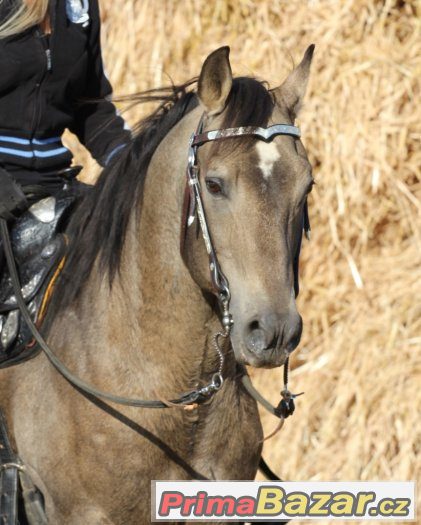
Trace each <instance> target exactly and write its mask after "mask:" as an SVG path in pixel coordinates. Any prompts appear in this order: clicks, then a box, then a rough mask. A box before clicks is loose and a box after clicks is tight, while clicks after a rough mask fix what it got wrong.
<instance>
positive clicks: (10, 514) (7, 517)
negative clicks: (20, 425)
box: [0, 410, 21, 525]
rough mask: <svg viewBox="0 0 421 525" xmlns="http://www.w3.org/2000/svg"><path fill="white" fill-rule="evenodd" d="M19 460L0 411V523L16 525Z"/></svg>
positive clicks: (2, 524)
mask: <svg viewBox="0 0 421 525" xmlns="http://www.w3.org/2000/svg"><path fill="white" fill-rule="evenodd" d="M20 468H21V467H20V463H19V459H18V457H17V456H16V454H15V453H14V452H13V450H12V447H11V445H10V441H9V436H8V433H7V425H6V418H5V417H4V414H3V412H2V411H1V410H0V523H1V525H16V524H17V510H18V505H17V501H18V498H17V496H18V471H19V469H20Z"/></svg>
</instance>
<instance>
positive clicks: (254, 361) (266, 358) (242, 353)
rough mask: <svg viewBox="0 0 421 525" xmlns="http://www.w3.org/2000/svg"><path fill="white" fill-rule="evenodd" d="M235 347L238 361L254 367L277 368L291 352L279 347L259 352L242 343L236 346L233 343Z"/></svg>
mask: <svg viewBox="0 0 421 525" xmlns="http://www.w3.org/2000/svg"><path fill="white" fill-rule="evenodd" d="M233 349H234V355H235V359H236V360H237V362H238V363H240V364H243V365H247V366H252V367H254V368H277V367H280V366H283V365H284V364H285V361H286V360H287V358H288V356H289V355H290V354H289V352H287V351H285V350H283V349H279V348H274V349H267V350H265V351H264V352H262V353H259V354H255V353H253V352H250V350H248V349H247V348H245V347H242V345H240V347H239V348H236V345H234V344H233Z"/></svg>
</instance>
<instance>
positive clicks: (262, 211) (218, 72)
mask: <svg viewBox="0 0 421 525" xmlns="http://www.w3.org/2000/svg"><path fill="white" fill-rule="evenodd" d="M313 50H314V46H310V47H309V48H308V49H307V51H306V53H305V55H304V58H303V60H302V61H301V63H300V64H299V65H298V66H297V67H296V68H295V69H294V70H293V71H292V72H291V73H290V75H289V76H288V77H287V79H286V80H285V81H284V82H283V83H282V84H281V85H280V86H279V87H277V88H276V89H273V90H268V89H266V87H265V86H264V85H263V84H262V83H260V82H258V81H257V80H255V79H251V78H233V76H232V73H231V67H230V62H229V48H227V47H222V48H220V49H218V50H216V51H214V52H213V53H212V54H210V55H209V56H208V57H207V59H206V60H205V62H204V64H203V66H202V70H201V73H200V77H199V82H198V98H199V101H200V105H201V107H202V110H203V117H202V122H203V128H202V130H201V133H205V132H206V131H209V130H215V129H227V128H233V127H238V126H241V127H245V126H259V127H264V128H267V127H269V126H273V125H275V124H283V125H287V126H292V125H293V124H294V119H295V117H296V116H297V114H298V111H299V108H300V106H301V103H302V100H303V97H304V94H305V91H306V86H307V82H308V77H309V72H310V65H311V60H312V55H313ZM297 131H298V130H297ZM240 134H241V133H239V135H240ZM196 163H197V165H198V167H199V168H200V169H199V170H198V178H199V184H200V188H201V196H202V201H203V206H204V210H205V213H206V221H207V223H208V227H209V232H210V235H211V239H212V243H213V245H214V247H215V252H216V254H217V258H218V261H219V264H220V267H221V268H222V271H223V274H224V276H225V277H226V279H227V282H228V283H229V289H230V293H231V299H230V311H231V313H232V316H233V320H234V324H233V328H232V331H231V342H232V346H233V349H234V353H235V357H236V359H237V361H239V362H241V363H245V364H250V365H253V366H256V367H267V368H269V367H275V366H280V365H282V364H284V362H285V360H286V358H287V357H288V355H289V354H290V353H291V352H292V351H293V350H294V349H295V348H296V346H297V345H298V343H299V341H300V338H301V332H302V319H301V316H300V314H299V313H298V311H297V306H296V301H295V299H296V296H297V294H298V256H299V252H300V246H301V238H302V231H303V227H304V225H305V221H306V205H307V196H308V194H309V192H310V191H311V188H312V185H313V182H314V181H313V178H312V171H311V165H310V163H309V160H308V158H307V154H306V150H305V148H304V146H303V144H302V142H301V141H300V139H299V137H298V136H291V135H287V134H279V135H278V136H274V137H272V138H271V139H270V140H267V141H266V140H264V139H263V138H260V137H257V136H247V135H245V136H231V137H228V138H226V139H224V140H218V141H212V142H208V143H204V144H203V145H201V146H200V148H198V150H197V159H196ZM199 231H200V224H199V221H198V220H196V221H194V217H190V221H189V225H188V226H187V231H186V235H185V243H184V246H183V256H184V260H185V261H186V264H187V267H188V269H189V271H190V273H191V276H192V277H193V279H194V281H195V282H196V283H197V284H198V285H199V286H200V288H201V289H202V291H203V292H204V293H205V294H206V295H207V296H209V294H212V293H214V292H215V289H214V288H215V287H214V286H213V284H214V283H212V280H211V279H210V274H209V261H208V253H207V251H206V249H205V243H204V242H203V239H202V236H201V235H200V234H199ZM208 251H209V250H208Z"/></svg>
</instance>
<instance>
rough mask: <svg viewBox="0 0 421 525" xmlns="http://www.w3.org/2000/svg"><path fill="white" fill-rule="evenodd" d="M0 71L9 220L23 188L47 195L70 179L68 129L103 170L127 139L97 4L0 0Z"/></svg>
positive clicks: (0, 167) (0, 176)
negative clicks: (105, 66) (105, 53)
mask: <svg viewBox="0 0 421 525" xmlns="http://www.w3.org/2000/svg"><path fill="white" fill-rule="evenodd" d="M0 71H1V74H0V215H1V216H3V217H5V218H7V219H10V218H11V217H13V215H11V214H13V212H16V211H19V208H21V209H22V208H23V207H25V206H26V205H27V203H25V202H22V200H23V197H22V192H21V191H20V190H21V189H23V193H25V194H26V195H28V194H30V195H32V197H33V196H34V195H33V189H34V188H38V189H40V188H41V189H42V190H44V192H45V193H47V194H52V193H55V192H56V191H57V190H59V189H61V188H62V187H63V185H64V184H65V182H66V177H67V179H69V178H71V177H72V176H74V175H75V170H72V168H71V167H70V166H71V162H72V153H71V152H70V151H69V150H68V149H67V148H66V147H64V146H63V144H62V141H61V136H62V134H63V132H64V130H65V129H66V128H67V129H69V130H70V131H72V132H73V133H75V134H76V135H77V137H78V138H79V140H80V142H82V144H84V145H85V146H86V148H87V149H88V150H89V152H90V153H91V154H92V156H93V157H94V158H95V159H96V160H97V161H98V162H99V164H101V165H102V166H104V165H106V164H107V163H109V162H110V160H111V158H113V157H114V156H115V155H117V154H118V152H119V151H120V150H121V149H123V148H124V146H125V145H126V144H127V143H128V142H129V140H130V137H131V134H130V131H129V130H128V129H127V127H126V126H125V123H124V120H123V119H122V118H121V116H119V115H118V114H117V113H116V108H115V106H114V105H113V103H112V102H111V100H110V95H111V93H112V89H111V85H110V83H109V81H108V79H107V77H106V76H105V74H104V70H103V64H102V58H101V45H100V16H99V7H98V0H0ZM41 194H42V192H41ZM14 207H15V208H17V209H13V208H14Z"/></svg>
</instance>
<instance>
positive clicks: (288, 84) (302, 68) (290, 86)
mask: <svg viewBox="0 0 421 525" xmlns="http://www.w3.org/2000/svg"><path fill="white" fill-rule="evenodd" d="M314 47H315V46H314V44H311V46H309V47H308V48H307V51H306V52H305V53H304V57H303V59H302V60H301V62H300V63H299V64H298V66H297V67H296V68H295V69H294V70H293V71H292V72H291V73H290V74H289V76H288V77H287V79H286V80H285V81H284V83H283V84H282V85H281V86H279V87H277V88H275V89H274V90H273V93H274V95H275V98H276V99H277V100H278V101H279V102H283V103H284V104H285V105H286V106H287V108H288V109H289V110H290V111H291V112H292V113H293V115H294V117H296V116H297V115H298V113H299V111H300V108H301V105H302V103H303V99H304V95H305V93H306V89H307V84H308V79H309V76H310V66H311V61H312V59H313V53H314Z"/></svg>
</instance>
